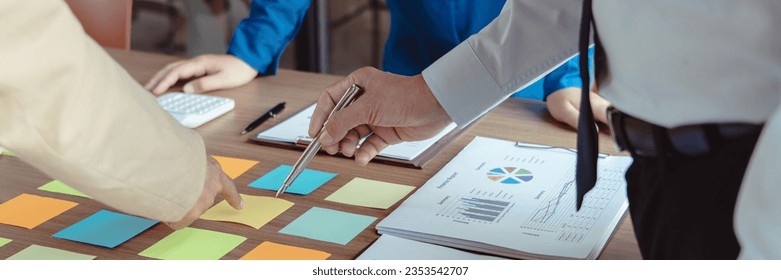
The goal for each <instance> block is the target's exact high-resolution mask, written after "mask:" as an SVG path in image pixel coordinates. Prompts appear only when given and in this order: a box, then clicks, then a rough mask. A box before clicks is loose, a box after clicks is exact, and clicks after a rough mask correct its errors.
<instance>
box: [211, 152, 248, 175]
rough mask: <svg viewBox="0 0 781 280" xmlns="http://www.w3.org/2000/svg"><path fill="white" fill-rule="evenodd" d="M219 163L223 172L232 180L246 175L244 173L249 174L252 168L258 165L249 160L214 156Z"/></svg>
mask: <svg viewBox="0 0 781 280" xmlns="http://www.w3.org/2000/svg"><path fill="white" fill-rule="evenodd" d="M212 157H213V158H214V159H215V160H217V162H219V163H220V166H221V167H222V171H224V172H225V174H226V175H228V177H230V178H231V179H236V178H238V177H239V176H241V174H244V172H247V170H249V169H250V168H252V167H253V166H255V165H256V164H258V161H256V160H248V159H240V158H231V157H221V156H212Z"/></svg>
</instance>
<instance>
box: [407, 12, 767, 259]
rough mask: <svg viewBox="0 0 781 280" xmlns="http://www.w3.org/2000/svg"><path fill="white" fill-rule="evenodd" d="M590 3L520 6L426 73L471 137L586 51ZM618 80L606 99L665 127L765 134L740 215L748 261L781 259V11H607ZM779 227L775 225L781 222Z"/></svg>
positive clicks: (601, 25) (603, 87)
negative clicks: (472, 127) (521, 91)
mask: <svg viewBox="0 0 781 280" xmlns="http://www.w3.org/2000/svg"><path fill="white" fill-rule="evenodd" d="M581 5H582V1H578V0H546V1H535V0H515V1H508V2H507V4H506V5H505V7H504V9H503V10H502V13H501V14H500V15H499V17H498V18H497V19H496V20H495V21H494V22H493V23H491V24H490V25H489V26H487V27H486V28H484V29H483V30H482V31H481V32H480V33H479V34H476V35H474V36H472V37H470V38H469V39H468V40H467V41H465V42H464V43H462V44H460V45H459V46H458V47H456V48H455V49H454V50H453V51H451V52H450V53H448V54H446V55H445V56H444V57H442V58H441V59H440V60H439V61H437V62H436V63H434V64H433V65H431V66H430V67H429V68H427V69H426V70H424V71H423V77H424V79H425V80H426V83H427V84H428V85H429V87H430V88H431V90H432V92H433V93H434V95H435V96H436V97H437V100H438V101H439V102H440V104H441V105H442V106H443V107H444V108H445V110H446V111H447V112H448V114H449V115H450V116H451V118H452V119H453V120H454V121H456V123H457V124H458V125H459V126H465V125H467V124H468V123H470V122H472V121H474V120H475V119H477V118H478V117H479V116H481V115H482V114H484V113H485V112H487V111H488V110H490V109H492V108H493V107H495V106H496V105H498V104H499V103H501V102H502V101H503V100H504V99H505V98H507V97H508V96H509V95H510V94H511V93H512V92H514V91H515V90H516V89H517V88H518V87H520V86H525V85H528V84H530V83H531V82H533V81H534V80H535V79H536V78H537V77H539V76H542V75H544V74H545V73H546V72H547V71H549V69H551V68H552V67H554V66H555V65H558V64H560V63H561V62H562V61H564V60H565V59H566V58H568V57H570V56H572V55H573V54H575V53H576V50H577V41H578V30H579V21H580V12H581ZM593 7H594V10H593V11H594V18H595V22H596V24H597V27H598V30H599V35H600V39H601V42H602V44H603V47H604V49H605V51H606V53H607V58H608V68H609V74H610V76H609V77H608V79H607V80H606V81H604V82H603V83H602V84H600V95H602V96H603V97H605V98H606V99H607V100H609V101H610V102H611V103H612V104H613V105H614V106H615V107H616V108H618V109H620V110H622V111H624V112H627V113H629V114H631V115H633V116H636V117H639V118H641V119H643V120H646V121H648V122H651V123H655V124H657V125H660V126H664V127H668V128H672V127H677V126H681V125H688V124H700V123H755V124H758V123H764V122H766V126H765V129H764V131H763V133H762V136H761V137H760V141H759V143H758V145H757V147H756V149H755V151H754V155H753V156H752V160H751V163H750V164H749V170H748V171H747V172H746V176H745V179H744V183H743V186H742V188H741V191H740V194H739V199H738V203H737V206H736V216H735V219H736V220H735V226H736V233H737V236H738V240H739V242H740V244H741V248H742V250H741V258H772V259H781V238H778V236H781V219H779V218H775V217H779V216H781V203H777V202H776V201H777V200H778V199H780V198H781V186H779V184H778V183H776V182H775V181H774V180H773V179H775V178H778V177H775V176H773V177H771V176H772V175H771V174H773V173H774V172H775V173H777V172H778V171H779V170H781V169H779V167H781V166H779V160H780V159H781V148H779V147H778V145H779V143H781V112H779V111H781V110H779V104H781V35H779V33H778V32H777V31H774V29H777V28H778V27H781V2H779V1H773V0H764V1H760V0H752V1H738V2H736V1H732V0H699V1H678V0H655V1H644V0H604V1H600V0H595V1H594V4H593ZM771 217H772V218H771Z"/></svg>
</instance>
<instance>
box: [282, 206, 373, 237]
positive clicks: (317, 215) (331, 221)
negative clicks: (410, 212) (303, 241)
mask: <svg viewBox="0 0 781 280" xmlns="http://www.w3.org/2000/svg"><path fill="white" fill-rule="evenodd" d="M376 219H377V218H375V217H370V216H364V215H358V214H353V213H347V212H342V211H337V210H331V209H325V208H320V207H312V209H309V211H306V213H304V214H303V215H301V216H300V217H298V218H297V219H295V220H294V221H293V222H291V223H290V224H288V225H287V226H285V227H284V228H282V229H281V230H280V231H279V232H280V233H284V234H290V235H296V236H301V237H306V238H311V239H315V240H321V241H326V242H332V243H337V244H342V245H346V244H347V243H349V242H350V240H352V239H353V238H355V236H357V235H358V234H359V233H361V231H363V230H364V229H365V228H366V227H368V226H369V225H371V223H373V222H374V220H376Z"/></svg>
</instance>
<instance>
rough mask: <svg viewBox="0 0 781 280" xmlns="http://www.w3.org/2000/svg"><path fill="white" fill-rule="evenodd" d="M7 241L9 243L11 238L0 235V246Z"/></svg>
mask: <svg viewBox="0 0 781 280" xmlns="http://www.w3.org/2000/svg"><path fill="white" fill-rule="evenodd" d="M8 243H11V239H8V238H2V237H0V247H3V245H5V244H8Z"/></svg>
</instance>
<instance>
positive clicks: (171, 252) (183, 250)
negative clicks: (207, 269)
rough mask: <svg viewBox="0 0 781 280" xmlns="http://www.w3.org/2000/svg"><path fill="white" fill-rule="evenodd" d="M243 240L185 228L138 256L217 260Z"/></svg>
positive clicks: (218, 233)
mask: <svg viewBox="0 0 781 280" xmlns="http://www.w3.org/2000/svg"><path fill="white" fill-rule="evenodd" d="M244 240H247V238H246V237H243V236H238V235H233V234H227V233H222V232H216V231H211V230H205V229H197V228H190V227H187V228H183V229H180V230H177V231H174V232H173V233H171V234H169V235H168V236H166V237H165V238H163V239H162V240H160V241H158V242H157V243H155V244H154V245H152V246H151V247H149V248H147V249H146V250H144V251H143V252H141V253H139V254H138V255H140V256H144V257H148V258H155V259H161V260H219V259H220V258H222V257H223V256H225V254H227V253H228V252H230V251H231V250H233V248H236V246H239V244H241V242H244Z"/></svg>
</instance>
